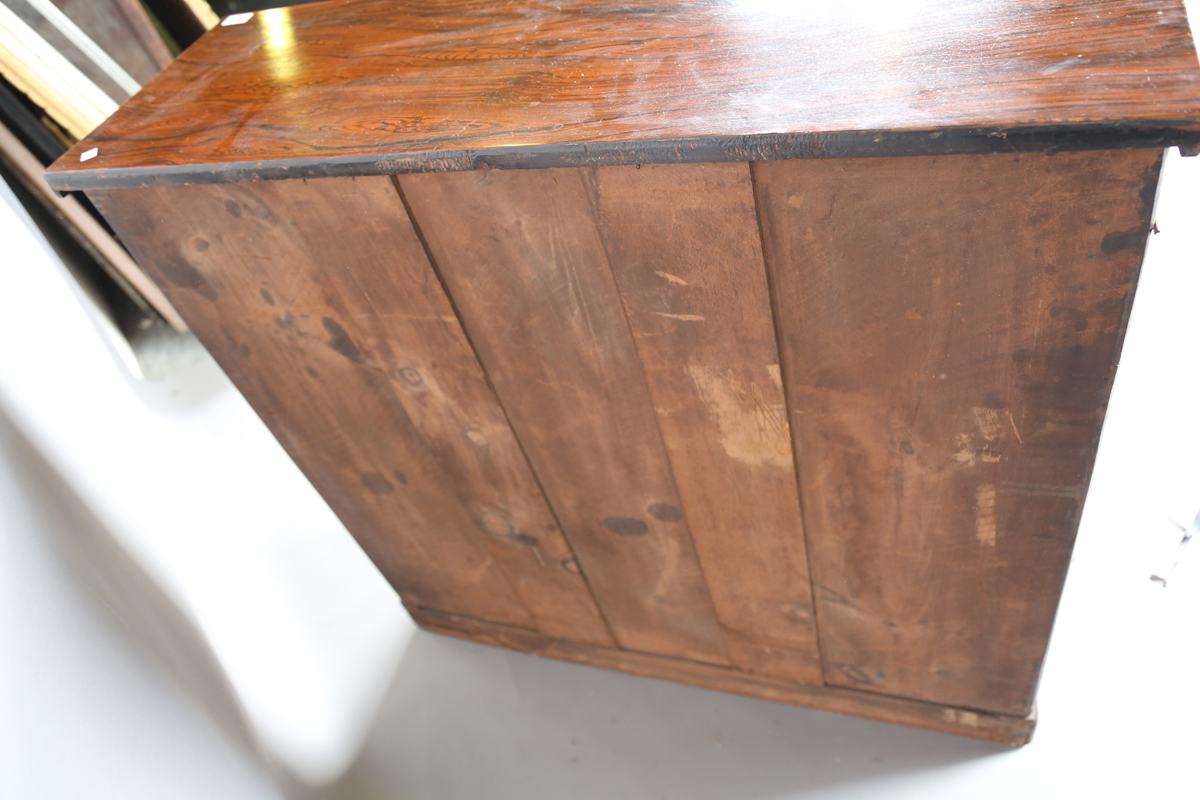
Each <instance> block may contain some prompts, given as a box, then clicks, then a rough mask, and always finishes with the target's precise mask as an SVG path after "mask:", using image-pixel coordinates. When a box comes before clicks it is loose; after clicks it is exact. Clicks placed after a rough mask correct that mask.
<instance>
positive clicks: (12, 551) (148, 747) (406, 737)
mask: <svg viewBox="0 0 1200 800" xmlns="http://www.w3.org/2000/svg"><path fill="white" fill-rule="evenodd" d="M3 188H4V187H0V195H3V198H2V199H3V200H5V201H9V202H0V242H2V243H3V245H2V248H0V797H3V798H6V800H7V799H8V798H14V799H20V800H24V799H25V798H55V799H56V800H57V799H58V798H83V799H88V798H122V800H126V799H130V800H132V799H135V798H142V797H145V798H164V797H170V798H177V797H178V798H190V797H196V798H213V797H220V798H247V800H251V799H256V798H285V797H286V798H328V799H329V800H341V799H343V798H344V799H346V800H350V799H351V798H354V799H358V798H362V799H364V800H365V799H366V798H404V799H405V800H408V799H409V798H414V799H418V800H424V799H425V798H430V799H433V798H437V800H460V799H461V800H466V798H478V797H486V798H508V797H513V798H516V797H520V798H525V799H527V800H537V799H538V798H572V799H574V798H580V800H584V799H588V798H597V799H599V798H604V799H605V800H611V799H612V798H631V799H634V798H636V799H637V800H642V799H643V798H644V799H645V800H650V799H651V798H655V799H657V798H687V799H689V800H691V799H692V798H697V799H699V798H712V799H713V800H756V799H757V798H763V799H764V800H765V799H766V798H799V797H805V798H851V797H864V798H866V797H870V798H878V797H885V798H893V797H895V798H907V797H920V798H956V799H957V798H961V797H966V796H969V797H972V798H1011V797H1013V796H1021V797H1032V798H1060V797H1102V798H1104V797H1142V796H1153V797H1155V798H1163V799H1166V798H1196V797H1200V758H1198V757H1197V756H1196V750H1197V745H1198V744H1200V742H1198V734H1197V733H1196V730H1197V728H1196V724H1195V720H1196V719H1198V718H1200V682H1198V681H1197V679H1196V676H1197V675H1198V673H1200V670H1198V667H1200V663H1198V662H1200V552H1193V553H1192V554H1191V555H1190V556H1189V557H1188V558H1187V559H1186V560H1185V561H1184V563H1183V565H1182V566H1181V567H1180V568H1179V570H1178V571H1177V573H1176V574H1175V576H1174V579H1173V581H1172V583H1171V585H1170V587H1169V588H1166V589H1164V588H1162V587H1161V586H1160V585H1159V584H1156V583H1152V582H1151V581H1150V580H1149V579H1148V576H1149V574H1150V573H1151V571H1153V570H1154V569H1155V568H1156V567H1157V566H1158V565H1159V563H1160V562H1161V561H1162V560H1163V559H1165V558H1166V557H1167V555H1169V553H1170V552H1171V550H1172V548H1173V546H1174V544H1175V542H1176V541H1177V540H1178V538H1179V532H1178V530H1177V529H1176V528H1175V527H1174V526H1173V525H1172V523H1171V522H1169V518H1175V519H1178V520H1179V521H1181V522H1182V521H1185V520H1188V519H1190V517H1191V515H1194V514H1195V512H1196V507H1197V506H1198V505H1200V458H1197V454H1200V414H1197V408H1198V406H1200V402H1198V401H1200V311H1198V310H1200V225H1198V224H1197V220H1200V158H1197V159H1181V158H1179V156H1178V153H1177V152H1175V151H1172V152H1171V153H1170V155H1169V158H1168V163H1167V167H1166V170H1165V175H1164V184H1163V187H1162V191H1161V194H1160V200H1159V206H1158V209H1159V210H1158V227H1159V229H1160V230H1161V231H1162V233H1160V234H1158V235H1156V236H1153V237H1152V238H1151V243H1150V249H1149V253H1148V255H1147V259H1146V264H1145V267H1144V270H1143V275H1142V281H1141V285H1140V288H1139V292H1138V297H1137V301H1136V303H1135V306H1134V311H1133V317H1132V319H1131V322H1130V327H1129V334H1128V337H1127V340H1126V346H1125V352H1124V356H1123V358H1122V363H1121V368H1120V371H1119V374H1118V378H1117V384H1116V388H1115V389H1114V393H1113V398H1112V402H1111V405H1110V410H1109V415H1108V419H1107V421H1106V423H1105V430H1104V436H1103V440H1102V443H1101V449H1100V456H1099V459H1098V461H1097V467H1096V472H1095V476H1094V479H1093V482H1092V489H1091V492H1090V495H1089V498H1088V504H1087V509H1086V511H1085V514H1084V519H1083V524H1082V527H1081V529H1080V533H1079V540H1078V543H1077V546H1076V555H1075V559H1074V562H1073V565H1072V568H1071V573H1070V576H1069V579H1068V582H1067V588H1066V592H1065V594H1064V597H1063V604H1062V608H1061V611H1060V614H1059V618H1058V623H1057V626H1056V629H1055V634H1054V639H1053V641H1052V643H1051V648H1050V654H1049V658H1048V659H1047V662H1046V669H1045V675H1044V678H1043V681H1042V686H1041V690H1040V693H1039V707H1040V717H1041V721H1040V723H1039V726H1038V731H1037V734H1036V736H1035V738H1034V741H1033V743H1032V744H1031V745H1029V746H1027V747H1025V748H1021V749H1018V750H1012V749H1009V748H1006V747H1002V746H997V745H992V744H988V743H983V742H976V741H972V740H967V739H961V738H957V737H953V736H948V735H944V734H935V733H928V732H923V731H915V730H909V729H906V728H901V727H896V726H891V725H886V724H883V723H876V722H870V721H866V720H859V719H853V718H849V717H841V716H837V715H833V714H826V713H823V712H816V711H810V710H806V709H799V708H791V707H787V706H782V705H777V704H773V703H767V702H763V701H755V700H749V699H746V698H739V697H733V696H728V695H722V694H718V693H714V692H707V691H703V690H698V689H691V688H688V687H683V686H678V685H674V684H669V683H664V682H659V681H652V680H648V679H642V678H636V677H630V676H625V675H618V674H614V673H608V672H604V671H600V670H594V669H590V668H586V667H579V666H573V665H569V664H563V663H558V662H550V661H541V660H538V659H534V658H531V657H528V656H522V655H518V654H515V653H509V652H505V651H500V650H493V649H490V648H486V647H482V646H478V645H471V644H467V643H464V642H459V641H455V640H450V639H445V638H441V637H437V636H433V635H430V634H426V633H424V632H420V631H415V630H414V628H413V626H412V624H411V622H410V621H409V620H408V618H407V617H406V616H405V615H404V613H403V611H402V610H401V609H400V607H399V605H398V603H397V602H396V600H395V598H394V596H393V595H392V594H391V592H390V590H389V589H388V588H387V586H386V584H384V583H383V581H382V580H381V579H380V578H379V577H378V575H377V574H376V573H375V572H374V570H373V568H372V567H371V566H370V564H369V563H368V562H367V561H366V560H365V558H364V557H363V556H362V555H361V553H360V552H359V551H358V550H357V548H356V547H355V546H354V544H353V542H352V541H351V540H350V538H349V537H348V535H347V534H346V532H345V531H344V529H343V528H342V527H341V526H340V524H339V523H338V522H337V520H336V519H335V518H334V517H333V516H332V514H330V512H329V511H328V509H327V508H326V507H325V506H324V504H323V503H322V502H321V501H320V499H319V498H318V497H316V495H315V493H314V492H313V491H312V489H311V488H310V487H309V486H308V485H307V484H306V483H305V481H304V480H303V478H302V477H301V476H300V474H299V472H298V471H297V470H296V469H295V467H294V466H293V465H292V464H291V463H290V462H289V461H288V460H287V458H286V456H284V455H283V453H282V451H281V450H280V449H279V447H278V445H277V444H275V442H274V441H273V440H272V439H271V437H270V436H269V435H268V434H267V432H266V431H265V429H264V428H263V426H262V425H261V423H260V422H259V421H258V419H257V418H256V417H255V416H254V415H253V413H252V412H251V411H250V410H249V408H248V407H247V406H246V405H245V403H244V401H243V400H242V399H241V398H240V396H239V395H238V394H237V393H236V392H235V391H234V390H233V389H232V387H230V385H229V384H228V382H227V381H226V380H225V378H224V376H223V375H222V374H221V373H220V372H219V370H217V369H216V368H215V366H214V365H213V364H212V363H211V362H205V363H202V364H200V365H198V366H196V367H194V368H192V369H191V370H189V371H188V372H187V373H186V374H183V375H181V376H178V377H177V378H176V379H175V380H173V381H172V382H170V383H168V384H163V385H148V384H139V383H136V382H134V381H132V380H130V379H128V378H127V377H126V376H125V374H124V373H123V372H122V368H121V366H120V365H119V363H118V362H117V360H116V359H115V358H114V357H113V354H112V353H111V352H110V351H109V350H108V349H107V348H106V346H105V344H104V343H103V339H102V337H101V336H100V334H99V333H98V331H97V329H96V327H95V326H94V325H93V323H92V322H91V320H90V319H89V318H88V316H87V314H86V313H85V312H84V311H83V310H82V307H81V306H80V304H79V303H78V301H77V298H76V297H75V295H74V294H73V293H72V290H71V289H70V287H69V286H68V284H67V282H66V279H65V278H64V277H63V275H62V274H61V271H60V270H59V268H58V267H56V265H55V263H54V261H53V256H52V254H51V253H49V251H48V250H47V249H46V248H45V247H44V245H43V243H41V242H40V241H39V240H38V239H37V237H36V236H35V235H34V233H33V232H32V231H31V230H30V228H29V227H28V225H27V224H26V221H25V220H24V218H23V216H22V215H21V214H20V213H19V212H18V211H17V210H16V209H14V208H13V206H12V203H11V196H10V195H8V193H7V192H5V191H3Z"/></svg>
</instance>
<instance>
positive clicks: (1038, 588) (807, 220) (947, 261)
mask: <svg viewBox="0 0 1200 800" xmlns="http://www.w3.org/2000/svg"><path fill="white" fill-rule="evenodd" d="M1160 159H1161V153H1159V152H1146V151H1132V150H1131V151H1123V152H1111V153H1109V152H1090V153H1064V154H1057V155H1043V154H1032V155H1021V156H1012V155H995V156H949V157H939V158H924V157H923V158H904V159H857V160H820V161H791V162H775V163H757V164H755V165H754V174H755V180H756V189H757V197H758V203H759V211H760V215H761V219H762V222H763V231H764V242H765V248H766V257H767V263H768V268H769V272H770V274H771V276H772V279H773V281H774V283H775V288H776V297H777V301H778V303H777V308H776V313H777V315H778V317H779V323H780V328H781V332H782V338H781V341H782V349H783V364H784V379H785V383H786V388H787V391H788V396H789V402H790V403H791V408H792V411H793V415H792V421H793V431H794V435H795V439H796V448H797V450H798V452H799V453H800V456H801V457H800V463H799V477H800V481H801V486H802V495H803V505H804V514H805V524H806V526H807V532H808V542H809V547H810V549H809V558H810V559H811V562H812V571H813V583H814V593H815V595H816V602H817V609H818V616H819V619H820V631H819V636H820V643H821V651H822V655H823V658H824V663H825V677H826V680H827V682H828V683H830V684H836V685H842V686H854V687H858V688H866V689H870V690H872V691H878V692H884V693H887V694H893V695H900V696H905V697H913V698H919V699H924V700H932V701H936V702H941V703H946V704H951V705H956V706H963V707H968V708H979V709H985V710H992V711H997V712H1001V713H1008V714H1015V715H1023V714H1024V713H1026V712H1027V711H1028V710H1029V708H1030V705H1031V703H1032V699H1033V693H1034V690H1035V687H1036V683H1037V678H1038V674H1039V671H1040V668H1041V660H1042V657H1043V655H1044V652H1045V648H1046V643H1047V639H1048V636H1049V633H1050V627H1051V624H1052V622H1053V618H1054V611H1055V609H1056V607H1057V604H1058V595H1059V591H1060V589H1061V586H1062V582H1063V579H1064V575H1065V571H1066V568H1067V564H1068V561H1069V558H1070V553H1071V547H1072V544H1073V540H1074V536H1075V531H1076V527H1077V525H1078V521H1079V514H1080V511H1081V506H1082V503H1083V499H1084V495H1085V493H1086V490H1087V482H1088V479H1089V477H1090V472H1091V463H1092V460H1093V458H1094V456H1095V452H1096V446H1097V443H1098V438H1099V434H1100V425H1101V420H1102V419H1103V416H1104V410H1105V406H1106V403H1107V399H1108V392H1109V388H1110V386H1111V381H1112V377H1113V373H1114V369H1115V360H1116V356H1117V354H1118V351H1119V347H1120V343H1121V339H1122V335H1123V331H1124V323H1125V319H1126V315H1127V309H1128V305H1129V303H1130V300H1131V292H1132V289H1133V285H1134V281H1135V279H1136V274H1137V270H1138V267H1139V264H1140V260H1141V254H1142V249H1143V246H1144V243H1145V239H1146V236H1147V234H1148V231H1149V226H1150V213H1151V208H1152V205H1153V197H1154V191H1155V187H1156V184H1157V175H1158V168H1159V163H1160Z"/></svg>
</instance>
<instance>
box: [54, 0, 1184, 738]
mask: <svg viewBox="0 0 1200 800" xmlns="http://www.w3.org/2000/svg"><path fill="white" fill-rule="evenodd" d="M1198 144H1200V69H1198V67H1197V61H1196V53H1195V50H1194V48H1193V45H1192V41H1191V37H1190V35H1189V33H1188V28H1187V21H1186V19H1185V17H1184V13H1183V9H1182V6H1181V5H1180V4H1179V3H1178V2H1171V1H1167V0H1138V1H1134V0H1113V1H1112V2H1099V1H1098V0H1095V1H1092V2H1076V3H1068V4H1057V5H1047V4H1042V3H1040V2H1035V1H1034V0H1020V1H1018V0H1013V1H1012V2H996V3H968V4H963V3H959V2H950V1H949V0H947V1H946V2H926V3H915V4H898V5H897V6H896V7H894V8H893V7H892V6H889V7H888V8H887V9H882V8H881V9H879V10H878V14H877V15H875V16H871V17H862V18H855V16H854V14H852V13H848V12H846V10H845V8H844V7H843V5H842V4H837V3H832V2H830V3H823V2H822V3H813V4H800V5H797V7H796V9H792V8H791V7H790V6H785V5H778V6H777V5H774V4H769V3H759V2H718V1H717V0H701V1H700V2H692V3H674V2H665V3H658V4H655V5H654V6H652V7H646V8H640V7H639V8H637V9H633V8H630V7H626V6H620V5H617V4H611V5H610V4H607V3H605V2H598V1H597V0H584V1H583V2H576V3H570V4H564V5H562V6H561V7H558V6H547V5H543V4H540V3H537V2H532V1H531V0H514V1H513V2H508V3H503V2H502V3H494V4H485V5H480V4H476V3H471V2H467V0H461V1H460V2H451V3H432V2H428V3H425V2H408V3H391V2H338V3H319V4H315V5H309V6H304V7H298V8H294V9H291V10H286V9H285V10H276V11H267V12H260V13H258V14H256V15H255V16H254V17H253V18H251V19H250V20H249V21H248V22H245V23H243V24H240V25H230V26H225V27H219V28H216V29H214V30H213V31H212V32H210V33H209V34H207V35H206V36H205V37H203V38H202V39H201V40H200V41H199V42H198V43H197V44H196V45H195V46H194V47H192V48H191V49H189V50H188V51H187V52H186V53H185V54H184V55H183V56H182V57H181V58H180V59H179V61H178V62H177V63H176V64H174V65H173V66H171V67H170V68H169V69H167V70H166V71H165V72H163V73H162V74H161V75H160V76H159V77H158V78H157V79H155V80H154V81H153V82H152V83H151V84H150V85H148V86H147V87H146V89H145V90H144V91H143V92H142V93H140V94H139V95H137V96H136V97H134V98H133V99H131V100H130V101H129V102H128V103H127V104H126V105H125V106H124V107H123V108H122V109H121V111H120V112H118V113H117V114H116V115H115V116H114V117H113V118H112V119H111V120H110V121H109V122H108V123H106V124H105V125H104V126H102V127H101V128H100V129H99V130H97V131H96V132H95V133H94V134H93V135H92V136H91V137H89V138H88V139H87V140H86V141H84V142H81V143H80V144H79V145H77V146H76V147H75V148H74V149H73V150H72V151H71V152H70V153H68V154H67V155H66V156H64V158H63V159H62V160H61V161H60V162H58V163H57V164H55V165H54V166H53V167H52V168H51V169H50V171H49V172H48V173H47V176H48V179H49V180H50V181H51V182H52V184H53V185H54V186H55V187H56V188H59V189H61V190H83V191H86V193H87V195H88V196H89V197H90V198H91V199H92V200H93V201H94V202H95V203H96V205H97V206H98V207H99V208H100V209H101V211H102V213H103V214H104V215H105V216H106V217H107V219H108V220H109V222H110V223H111V224H112V226H113V228H114V229H115V230H116V231H117V233H118V234H119V236H120V237H121V239H122V240H123V241H124V242H125V244H126V245H127V246H128V247H129V248H130V250H131V251H132V252H133V253H134V255H135V256H136V257H137V259H138V260H139V261H140V263H141V264H142V265H143V266H144V267H145V268H146V270H147V271H148V272H149V273H150V274H151V275H152V276H153V277H154V278H155V280H156V281H157V282H158V283H159V285H160V286H161V287H162V288H163V290H164V291H165V292H166V293H167V295H168V296H169V298H170V300H171V302H172V303H173V304H174V305H175V307H176V308H177V309H178V310H179V312H180V313H181V314H182V315H183V317H184V318H185V319H186V320H187V322H188V323H189V325H190V326H191V327H192V328H193V330H195V332H196V334H197V335H198V336H199V337H200V338H201V340H202V341H203V342H204V344H205V345H206V346H207V347H208V349H209V351H210V352H211V353H212V354H213V356H214V357H215V358H216V359H217V360H218V362H219V363H220V364H221V366H222V367H223V368H224V369H225V370H226V372H227V373H228V374H229V375H230V377H231V378H232V379H233V381H234V383H235V384H236V385H237V386H238V388H239V389H240V390H241V391H242V392H243V393H244V394H245V395H246V397H247V398H248V399H249V401H250V402H251V404H252V405H253V406H254V408H255V409H256V410H257V411H258V413H259V414H260V415H261V416H262V418H263V419H264V420H265V421H266V423H267V425H268V426H269V427H270V428H271V430H272V431H273V432H274V434H275V435H276V436H277V437H278V438H279V440H280V441H281V442H282V443H283V445H284V447H285V448H287V450H288V452H289V453H290V454H291V456H292V457H293V458H294V459H295V460H296V462H297V463H298V464H299V465H300V467H301V469H303V470H304V472H305V474H306V475H307V476H308V478H309V479H310V480H311V481H312V482H313V484H314V485H315V486H316V487H317V489H318V490H319V491H320V492H321V494H322V495H323V496H324V497H325V499H326V500H327V501H328V502H329V504H330V506H331V507H332V508H333V509H334V511H335V512H336V513H337V514H338V516H339V517H340V518H341V519H342V520H343V521H344V522H345V524H346V526H347V527H348V528H349V530H350V531H351V532H352V533H353V534H354V536H355V537H356V538H357V539H358V541H359V543H360V544H361V545H362V547H363V548H364V549H365V550H366V552H367V553H368V554H369V555H370V556H371V558H372V559H373V560H374V561H375V563H376V564H377V565H378V566H379V568H380V570H381V571H382V572H383V574H384V575H385V576H387V578H388V579H389V580H390V581H391V583H392V585H393V586H395V588H396V590H397V592H399V594H400V596H401V598H402V599H403V601H404V603H405V606H406V607H407V608H408V609H409V611H410V612H411V613H412V615H413V617H414V618H415V619H416V620H417V622H418V623H419V624H421V625H422V626H423V627H426V628H428V629H430V630H435V631H439V632H442V633H448V634H451V635H456V636H464V637H467V638H470V639H474V640H477V641H483V642H488V643H492V644H497V645H501V646H504V647H511V648H515V649H518V650H523V651H526V652H531V653H535V654H538V655H545V656H550V657H555V658H562V659H566V660H570V661H577V662H582V663H585V664H591V665H595V666H601V667H607V668H611V669H618V670H624V671H628V672H635V673H639V674H644V675H651V676H655V677H661V678H666V679H670V680H677V681H681V682H685V683H690V684H695V685H699V686H705V687H710V688H715V689H720V690H725V691H731V692H739V693H744V694H749V695H753V696H756V697H765V698H770V699H774V700H779V701H782V702H789V703H797V704H800V705H808V706H813V707H817V708H824V709H829V710H834V711H841V712H845V713H851V714H859V715H863V716H868V717H874V718H878V719H884V720H889V721H893V722H900V723H905V724H910V725H916V726H920V727H926V728H933V729H937V730H944V731H953V732H956V733H962V734H966V735H971V736H978V737H982V738H988V739H995V740H999V741H1006V742H1012V743H1023V742H1025V741H1027V740H1028V737H1029V735H1030V733H1031V732H1032V729H1033V724H1034V723H1033V718H1032V716H1031V711H1032V707H1033V700H1034V691H1035V688H1036V684H1037V679H1038V675H1039V672H1040V669H1041V664H1042V659H1043V657H1044V655H1045V652H1046V644H1047V639H1048V637H1049V634H1050V628H1051V625H1052V622H1053V619H1054V613H1055V608H1056V606H1057V603H1058V597H1059V592H1060V590H1061V587H1062V582H1063V579H1064V576H1065V572H1066V568H1067V564H1068V562H1069V558H1070V553H1071V547H1072V544H1073V540H1074V537H1075V532H1076V528H1077V526H1078V522H1079V516H1080V512H1081V509H1082V506H1083V501H1084V498H1085V495H1086V492H1087V485H1088V479H1089V476H1090V473H1091V468H1092V463H1093V459H1094V457H1095V453H1096V446H1097V442H1098V439H1099V435H1100V430H1101V423H1102V420H1103V416H1104V410H1105V406H1106V403H1107V399H1108V393H1109V389H1110V387H1111V384H1112V379H1113V374H1114V370H1115V364H1116V361H1117V357H1118V354H1119V352H1120V347H1121V340H1122V336H1123V333H1124V328H1125V322H1126V320H1127V318H1128V314H1129V308H1130V304H1131V302H1132V299H1133V290H1134V287H1135V284H1136V280H1137V272H1138V268H1139V265H1140V262H1141V258H1142V251H1143V248H1144V245H1145V241H1146V238H1147V236H1148V234H1149V232H1150V231H1151V229H1152V214H1153V206H1154V197H1155V192H1156V188H1157V184H1158V176H1159V169H1160V166H1161V163H1162V151H1163V148H1164V147H1167V146H1171V145H1179V146H1180V147H1181V148H1183V149H1184V150H1185V152H1195V150H1196V147H1197V145H1198ZM93 148H94V149H95V153H94V155H92V156H90V157H88V158H87V159H86V160H82V156H83V154H85V153H86V152H87V151H90V150H92V149H93Z"/></svg>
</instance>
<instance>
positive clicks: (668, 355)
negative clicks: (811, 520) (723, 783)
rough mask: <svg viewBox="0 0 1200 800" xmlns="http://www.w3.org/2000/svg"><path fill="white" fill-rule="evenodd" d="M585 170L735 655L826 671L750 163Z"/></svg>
mask: <svg viewBox="0 0 1200 800" xmlns="http://www.w3.org/2000/svg"><path fill="white" fill-rule="evenodd" d="M588 175H589V177H590V179H591V180H590V183H591V188H592V191H593V194H594V200H595V204H596V208H597V213H598V219H599V221H600V230H601V233H602V235H603V238H604V242H605V245H606V247H607V250H608V256H609V260H610V263H611V265H612V270H613V274H614V275H615V277H616V281H617V285H618V287H619V289H620V292H621V299H622V302H623V305H624V308H625V312H626V314H627V316H628V319H629V324H630V327H631V329H632V331H633V335H634V338H635V340H636V342H637V349H638V354H639V356H640V358H641V361H642V364H643V366H644V367H645V371H646V377H647V379H648V381H649V386H650V394H651V398H652V400H653V402H654V407H655V409H656V410H657V412H658V425H659V428H660V430H661V431H662V434H663V438H664V440H665V442H666V447H667V452H668V454H669V455H670V460H671V468H672V470H673V472H674V475H675V481H676V484H677V485H678V487H679V494H680V498H681V499H682V501H683V506H682V510H683V512H685V513H686V515H687V520H688V526H689V527H690V529H691V532H692V537H693V539H694V540H695V543H696V549H697V551H698V553H699V555H700V563H701V566H702V567H703V568H704V575H705V578H706V580H707V582H708V586H709V589H710V591H711V592H712V596H713V604H714V606H715V608H716V612H717V617H718V619H719V620H720V621H721V627H722V629H723V630H724V634H725V640H726V642H727V643H728V645H729V650H730V653H731V654H732V656H733V662H734V664H736V665H737V666H738V667H740V668H742V669H744V670H746V671H748V672H755V673H761V674H764V675H773V676H776V677H781V678H790V679H792V680H799V681H802V682H804V683H812V684H817V685H820V684H821V683H822V682H823V678H822V675H821V664H820V655H819V653H818V652H817V637H816V620H815V618H814V616H813V607H812V592H811V589H810V586H809V576H808V562H807V560H806V558H805V548H804V528H803V525H802V524H801V521H800V505H799V501H798V497H797V494H796V492H797V487H796V474H795V470H794V468H793V457H792V445H791V434H790V432H789V428H788V421H787V411H786V410H785V409H784V400H783V387H782V384H781V382H780V376H779V353H778V350H777V349H776V346H775V328H774V326H773V324H772V319H771V303H770V299H769V298H768V296H767V282H766V273H765V271H764V268H763V257H762V250H761V248H760V246H759V234H758V222H757V220H756V218H755V212H754V192H753V190H752V188H751V185H750V168H749V165H748V164H696V165H684V164H678V165H663V166H647V167H644V168H641V169H638V168H636V167H603V168H600V169H597V170H594V171H591V172H589V173H588Z"/></svg>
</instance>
